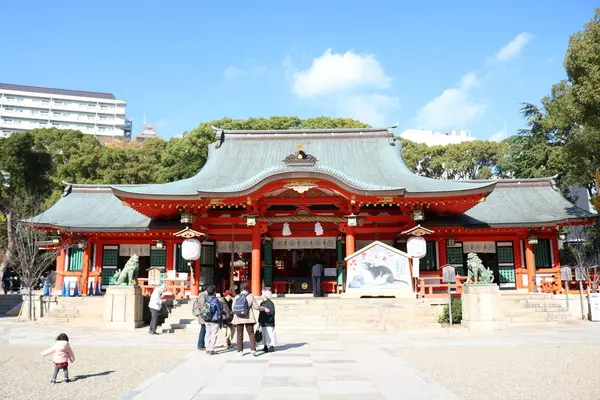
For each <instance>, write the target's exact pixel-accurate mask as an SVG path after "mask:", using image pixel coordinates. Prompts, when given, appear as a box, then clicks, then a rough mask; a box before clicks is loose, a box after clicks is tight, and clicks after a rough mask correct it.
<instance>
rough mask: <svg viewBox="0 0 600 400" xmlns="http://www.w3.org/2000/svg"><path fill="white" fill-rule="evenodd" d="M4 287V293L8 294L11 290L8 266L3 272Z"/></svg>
mask: <svg viewBox="0 0 600 400" xmlns="http://www.w3.org/2000/svg"><path fill="white" fill-rule="evenodd" d="M2 288H3V289H4V294H5V295H6V294H8V291H9V290H10V271H9V270H8V267H5V268H4V272H3V273H2Z"/></svg>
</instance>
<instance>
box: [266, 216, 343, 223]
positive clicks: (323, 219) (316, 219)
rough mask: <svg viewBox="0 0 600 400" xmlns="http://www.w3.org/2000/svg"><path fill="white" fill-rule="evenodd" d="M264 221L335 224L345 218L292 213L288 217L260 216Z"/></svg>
mask: <svg viewBox="0 0 600 400" xmlns="http://www.w3.org/2000/svg"><path fill="white" fill-rule="evenodd" d="M261 220H264V221H266V222H288V223H291V222H333V223H335V224H337V223H340V222H345V221H346V219H345V218H342V217H333V216H325V215H293V216H289V217H267V218H261Z"/></svg>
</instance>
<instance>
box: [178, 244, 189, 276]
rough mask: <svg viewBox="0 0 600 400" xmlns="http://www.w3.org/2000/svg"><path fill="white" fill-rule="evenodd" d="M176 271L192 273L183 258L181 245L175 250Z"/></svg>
mask: <svg viewBox="0 0 600 400" xmlns="http://www.w3.org/2000/svg"><path fill="white" fill-rule="evenodd" d="M175 271H177V272H186V273H189V272H190V268H189V267H188V264H187V261H186V260H184V258H183V257H181V243H179V244H177V246H176V248H175Z"/></svg>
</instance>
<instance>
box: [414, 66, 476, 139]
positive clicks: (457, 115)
mask: <svg viewBox="0 0 600 400" xmlns="http://www.w3.org/2000/svg"><path fill="white" fill-rule="evenodd" d="M477 83H478V78H477V75H476V74H475V73H473V72H470V73H468V74H466V75H465V76H463V77H462V79H461V81H460V84H459V85H458V87H455V88H450V89H446V90H444V92H443V93H442V94H441V95H439V96H438V97H436V98H435V99H433V100H431V101H430V102H429V103H427V104H426V105H425V106H424V107H423V108H421V109H420V110H418V111H417V125H418V127H419V128H426V129H434V130H441V131H445V130H451V129H459V128H465V127H466V126H467V125H468V124H469V123H470V122H472V121H474V120H475V119H477V118H478V117H480V116H481V115H482V114H483V113H484V112H485V110H486V107H487V106H486V105H485V104H484V103H481V102H477V101H475V100H474V99H473V98H472V96H471V93H470V90H471V89H472V88H473V87H474V86H476V85H477Z"/></svg>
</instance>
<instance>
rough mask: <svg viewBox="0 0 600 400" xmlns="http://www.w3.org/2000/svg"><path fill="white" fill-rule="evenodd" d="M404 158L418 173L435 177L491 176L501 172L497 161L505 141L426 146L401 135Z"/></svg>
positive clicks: (479, 141)
mask: <svg viewBox="0 0 600 400" xmlns="http://www.w3.org/2000/svg"><path fill="white" fill-rule="evenodd" d="M402 148H403V158H404V162H405V163H406V165H407V166H408V168H409V169H410V170H411V171H413V172H414V173H416V174H419V175H422V176H426V177H429V178H436V179H458V180H465V179H491V178H493V177H497V176H498V175H499V171H500V170H499V168H498V163H499V160H500V159H501V158H502V157H503V156H504V154H505V152H506V144H505V143H497V142H488V141H482V140H474V141H469V142H462V143H457V144H449V145H446V146H427V145H425V144H423V143H415V142H411V141H410V140H406V139H402Z"/></svg>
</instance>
